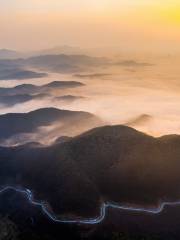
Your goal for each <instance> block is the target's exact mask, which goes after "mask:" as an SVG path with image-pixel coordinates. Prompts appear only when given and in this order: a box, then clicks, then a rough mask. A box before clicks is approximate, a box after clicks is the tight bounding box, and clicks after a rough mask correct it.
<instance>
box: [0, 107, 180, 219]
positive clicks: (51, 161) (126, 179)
mask: <svg viewBox="0 0 180 240" xmlns="http://www.w3.org/2000/svg"><path fill="white" fill-rule="evenodd" d="M40 111H44V110H40ZM47 111H49V110H47ZM53 111H54V110H53ZM55 111H56V110H55ZM34 114H36V112H34V113H31V115H34ZM69 114H70V113H69ZM40 116H41V117H40V119H38V121H44V119H46V118H47V115H45V116H43V115H42V114H41V115H40ZM42 116H43V117H42ZM48 116H49V114H48ZM23 118H24V117H23ZM59 140H60V141H59ZM59 140H57V142H56V143H55V144H54V145H51V146H49V147H44V146H43V147H41V146H39V145H37V147H35V145H34V144H33V145H31V144H30V145H28V144H26V145H24V146H19V147H13V148H4V147H1V148H0V156H1V168H0V176H1V179H0V183H1V185H2V186H4V185H6V184H8V185H12V184H13V185H17V186H23V187H25V188H29V189H31V190H33V192H34V194H35V198H36V199H39V200H46V201H47V202H48V203H49V206H50V209H52V211H54V212H55V213H56V214H57V215H60V216H66V218H68V217H69V218H73V219H74V218H77V217H86V218H87V217H90V216H91V217H94V216H97V215H98V214H99V208H100V205H101V204H102V203H103V202H113V203H116V204H121V205H126V206H141V207H146V208H152V207H154V208H155V207H157V206H158V204H159V203H160V202H162V201H167V200H170V201H176V200H179V196H180V186H179V183H180V175H179V168H180V160H179V156H180V136H164V137H162V138H153V137H151V136H148V135H145V134H143V133H141V132H138V131H136V130H134V129H132V128H129V127H125V126H105V127H100V128H96V129H93V130H90V131H88V132H86V133H84V134H82V135H79V136H77V137H74V138H66V139H65V141H62V142H61V139H59ZM58 141H59V143H58ZM42 173H43V174H42ZM17 176H18V177H17Z"/></svg>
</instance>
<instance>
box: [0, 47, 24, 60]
mask: <svg viewBox="0 0 180 240" xmlns="http://www.w3.org/2000/svg"><path fill="white" fill-rule="evenodd" d="M21 56H22V54H21V53H19V52H16V51H14V50H10V49H0V59H15V58H19V57H21Z"/></svg>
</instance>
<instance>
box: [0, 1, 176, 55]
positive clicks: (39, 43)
mask: <svg viewBox="0 0 180 240" xmlns="http://www.w3.org/2000/svg"><path fill="white" fill-rule="evenodd" d="M0 5H1V8H0V29H1V37H0V47H7V48H17V49H39V48H46V47H51V46H54V45H62V44H70V45H80V46H83V47H85V46H88V47H98V46H104V47H105V46H118V47H128V48H130V49H131V48H132V49H139V48H144V49H146V48H149V49H156V48H157V49H168V51H171V50H172V51H174V49H177V47H178V46H179V41H180V1H179V0H164V1H163V0H159V1H158V0H98V1H97V0H91V1H90V0H76V1H74V0H61V1H59V0H6V1H4V2H3V3H0Z"/></svg>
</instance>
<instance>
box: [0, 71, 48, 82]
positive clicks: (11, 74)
mask: <svg viewBox="0 0 180 240" xmlns="http://www.w3.org/2000/svg"><path fill="white" fill-rule="evenodd" d="M47 76H48V74H46V73H42V72H35V71H29V70H25V69H18V68H16V69H3V70H0V80H13V79H14V80H23V79H32V78H43V77H47Z"/></svg>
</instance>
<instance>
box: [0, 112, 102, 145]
mask: <svg viewBox="0 0 180 240" xmlns="http://www.w3.org/2000/svg"><path fill="white" fill-rule="evenodd" d="M97 125H102V121H101V120H100V119H98V118H97V117H96V116H95V115H93V114H90V113H87V112H78V111H68V110H60V109H56V108H42V109H38V110H35V111H32V112H29V113H8V114H4V115H0V132H1V135H0V142H1V145H14V144H20V143H23V142H30V141H35V140H37V139H38V140H39V141H45V139H47V141H51V139H52V140H53V139H56V138H57V137H59V136H64V135H69V134H70V136H73V135H75V134H78V133H80V132H82V131H85V130H87V129H90V128H92V127H95V126H97ZM41 129H42V131H41Z"/></svg>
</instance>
